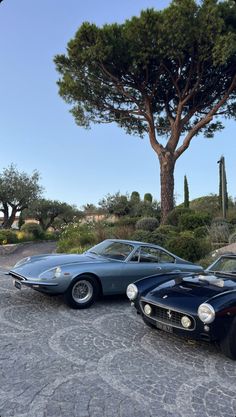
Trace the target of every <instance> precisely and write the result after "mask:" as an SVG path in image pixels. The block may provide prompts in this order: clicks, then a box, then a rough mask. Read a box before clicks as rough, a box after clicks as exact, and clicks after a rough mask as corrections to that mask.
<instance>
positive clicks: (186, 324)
mask: <svg viewBox="0 0 236 417" xmlns="http://www.w3.org/2000/svg"><path fill="white" fill-rule="evenodd" d="M181 324H182V326H183V327H184V328H185V329H188V328H189V327H190V326H191V324H192V323H191V320H190V318H189V317H187V316H183V317H182V318H181Z"/></svg>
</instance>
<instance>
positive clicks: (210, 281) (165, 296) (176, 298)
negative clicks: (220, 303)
mask: <svg viewBox="0 0 236 417" xmlns="http://www.w3.org/2000/svg"><path fill="white" fill-rule="evenodd" d="M233 289H236V282H235V281H234V280H231V279H229V278H216V277H215V276H213V275H196V276H191V277H185V278H180V279H178V278H177V279H172V280H170V281H167V282H165V283H164V284H161V285H159V286H158V287H156V288H154V289H153V290H152V291H150V292H149V293H147V294H146V296H145V297H144V299H145V300H146V301H147V302H148V301H149V302H153V303H156V304H161V305H163V306H167V307H172V308H176V309H179V310H181V309H183V307H184V308H187V309H189V311H192V312H193V311H196V310H197V309H198V307H199V305H200V304H201V303H203V302H206V301H208V302H209V301H210V299H212V298H213V297H215V296H216V295H218V294H222V293H224V292H225V291H229V290H233Z"/></svg>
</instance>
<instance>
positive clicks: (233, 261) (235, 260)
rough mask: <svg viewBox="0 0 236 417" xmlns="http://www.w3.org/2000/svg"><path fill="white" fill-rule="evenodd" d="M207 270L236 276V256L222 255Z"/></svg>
mask: <svg viewBox="0 0 236 417" xmlns="http://www.w3.org/2000/svg"><path fill="white" fill-rule="evenodd" d="M207 271H211V272H214V273H215V274H230V275H231V274H232V275H233V276H235V278H236V257H222V258H220V259H218V261H216V262H215V263H214V264H213V265H211V266H210V267H209V268H208V269H207Z"/></svg>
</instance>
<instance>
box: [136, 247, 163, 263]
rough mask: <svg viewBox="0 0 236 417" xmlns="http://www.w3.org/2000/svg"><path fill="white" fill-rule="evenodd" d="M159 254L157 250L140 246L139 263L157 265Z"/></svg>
mask: <svg viewBox="0 0 236 417" xmlns="http://www.w3.org/2000/svg"><path fill="white" fill-rule="evenodd" d="M159 252H160V251H159V249H156V248H149V247H146V246H142V247H141V248H140V259H139V262H145V263H147V262H149V263H150V262H152V263H153V262H154V263H158V262H159Z"/></svg>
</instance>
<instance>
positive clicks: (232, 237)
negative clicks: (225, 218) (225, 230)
mask: <svg viewBox="0 0 236 417" xmlns="http://www.w3.org/2000/svg"><path fill="white" fill-rule="evenodd" d="M229 243H230V244H231V243H236V232H234V233H232V235H230V236H229Z"/></svg>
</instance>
